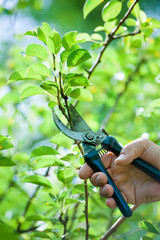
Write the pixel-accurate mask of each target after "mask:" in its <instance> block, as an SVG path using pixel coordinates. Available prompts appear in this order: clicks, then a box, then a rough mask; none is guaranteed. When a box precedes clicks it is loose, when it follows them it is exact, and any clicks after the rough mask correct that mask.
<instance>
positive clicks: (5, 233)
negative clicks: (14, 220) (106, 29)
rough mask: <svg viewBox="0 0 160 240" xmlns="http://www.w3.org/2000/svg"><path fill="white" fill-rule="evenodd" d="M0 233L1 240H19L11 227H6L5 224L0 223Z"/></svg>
mask: <svg viewBox="0 0 160 240" xmlns="http://www.w3.org/2000/svg"><path fill="white" fill-rule="evenodd" d="M0 233H1V239H3V240H5V239H6V240H19V237H18V235H17V234H16V233H15V232H14V231H13V229H12V228H11V226H7V225H6V224H4V223H2V222H0Z"/></svg>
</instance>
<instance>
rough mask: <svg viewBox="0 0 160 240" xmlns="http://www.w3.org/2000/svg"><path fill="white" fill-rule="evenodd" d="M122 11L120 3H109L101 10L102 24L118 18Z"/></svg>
mask: <svg viewBox="0 0 160 240" xmlns="http://www.w3.org/2000/svg"><path fill="white" fill-rule="evenodd" d="M121 9H122V2H119V1H109V2H108V3H107V4H106V5H105V6H104V8H103V10H102V19H103V21H104V22H106V21H108V20H109V19H113V18H115V17H117V16H118V14H119V13H120V12H121Z"/></svg>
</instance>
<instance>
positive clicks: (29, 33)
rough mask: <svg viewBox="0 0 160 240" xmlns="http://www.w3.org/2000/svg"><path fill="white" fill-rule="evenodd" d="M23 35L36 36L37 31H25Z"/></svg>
mask: <svg viewBox="0 0 160 240" xmlns="http://www.w3.org/2000/svg"><path fill="white" fill-rule="evenodd" d="M24 35H28V36H33V37H37V33H36V31H27V32H26V33H25V34H24Z"/></svg>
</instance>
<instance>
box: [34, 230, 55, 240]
mask: <svg viewBox="0 0 160 240" xmlns="http://www.w3.org/2000/svg"><path fill="white" fill-rule="evenodd" d="M31 237H34V238H45V239H51V237H50V236H49V235H48V234H47V233H45V232H40V231H35V232H32V233H31Z"/></svg>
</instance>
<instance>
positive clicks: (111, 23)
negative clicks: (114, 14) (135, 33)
mask: <svg viewBox="0 0 160 240" xmlns="http://www.w3.org/2000/svg"><path fill="white" fill-rule="evenodd" d="M116 23H117V20H112V21H111V20H110V21H107V22H105V24H104V30H105V32H107V33H110V32H111V31H112V30H113V29H114V28H115V26H116Z"/></svg>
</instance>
